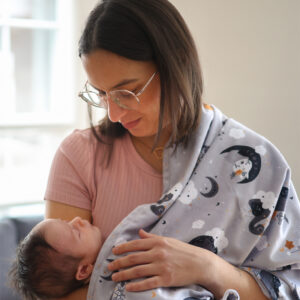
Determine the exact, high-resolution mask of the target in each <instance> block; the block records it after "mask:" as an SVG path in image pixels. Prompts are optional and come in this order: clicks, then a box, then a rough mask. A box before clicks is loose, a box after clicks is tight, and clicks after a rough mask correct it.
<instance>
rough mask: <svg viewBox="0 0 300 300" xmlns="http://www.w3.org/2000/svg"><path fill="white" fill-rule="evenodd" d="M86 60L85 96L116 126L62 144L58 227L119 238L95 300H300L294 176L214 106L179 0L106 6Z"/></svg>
mask: <svg viewBox="0 0 300 300" xmlns="http://www.w3.org/2000/svg"><path fill="white" fill-rule="evenodd" d="M79 55H80V58H81V60H82V63H83V67H84V69H85V71H86V74H87V78H88V80H87V83H86V85H85V87H84V89H83V91H82V92H81V93H80V96H81V97H82V98H83V100H85V101H86V102H88V104H89V105H94V106H98V107H104V108H106V109H107V117H106V118H105V119H104V120H103V121H101V123H100V125H99V126H97V127H95V128H92V130H84V131H75V132H74V133H73V134H71V135H70V136H69V137H68V138H67V139H66V140H65V141H64V142H63V143H62V145H61V147H60V148H59V150H58V152H57V154H56V157H55V160H54V162H53V166H52V170H51V173H50V178H49V183H48V188H47V192H46V196H45V198H46V199H47V200H46V217H47V218H62V219H66V220H70V219H72V218H73V217H75V216H81V217H82V218H85V219H87V220H89V221H90V222H92V223H93V224H95V225H97V226H99V227H100V228H101V229H102V232H103V235H104V238H107V240H106V243H105V244H104V246H103V248H102V251H101V253H100V255H99V258H98V267H97V266H96V267H97V270H98V272H97V273H94V274H93V277H92V280H91V283H90V289H89V294H88V297H89V298H91V299H92V298H93V297H95V298H97V296H98V297H99V295H101V299H111V297H113V298H112V299H117V297H119V298H118V299H148V298H149V295H150V296H151V297H156V299H212V298H213V297H215V298H216V299H221V298H222V297H223V299H229V298H230V297H231V298H230V299H238V297H241V299H270V298H271V299H281V298H283V299H292V298H291V297H296V296H297V297H299V294H298V292H297V291H298V289H299V284H300V283H299V277H300V276H299V267H297V263H298V264H299V262H300V256H299V251H292V250H297V249H298V248H299V249H300V245H298V242H297V241H298V240H299V238H300V237H299V234H297V233H296V232H294V231H293V229H292V226H291V224H292V223H293V226H295V225H296V222H298V221H297V220H299V216H300V209H299V202H298V201H297V196H296V193H295V191H294V189H293V186H292V183H291V181H290V178H289V169H288V166H287V165H286V162H285V161H284V159H283V158H282V156H281V155H280V153H279V152H278V151H277V150H276V149H275V147H274V146H272V145H271V144H270V143H269V142H268V141H266V140H265V139H263V138H262V137H260V136H258V135H257V134H255V133H253V132H252V131H250V130H249V129H247V128H246V127H244V126H242V125H241V124H238V123H237V122H235V121H233V120H229V119H227V118H226V117H225V116H224V115H222V113H221V112H219V111H218V110H217V109H216V108H214V107H212V106H208V105H203V104H202V100H201V95H202V90H203V86H202V77H201V71H200V66H199V63H198V56H197V52H196V47H195V45H194V42H193V39H192V37H191V35H190V33H189V30H188V28H187V27H186V25H185V23H184V21H183V19H182V17H181V16H180V15H179V13H178V12H177V10H176V9H175V8H174V7H173V6H172V5H171V4H170V3H169V2H168V1H166V0H143V1H140V0H106V1H103V2H101V3H100V4H99V5H98V6H97V7H96V8H95V9H94V10H93V11H92V12H91V14H90V16H89V19H88V22H87V24H86V27H85V30H84V32H83V34H82V37H81V39H80V43H79ZM92 131H93V132H92ZM292 199H293V200H292ZM158 200H159V201H158ZM127 215H128V216H127ZM126 216H127V217H126ZM124 218H125V219H124ZM122 220H123V221H122ZM121 221H122V222H121ZM120 222H121V224H120V225H118V224H119V223H120ZM117 225H118V226H117ZM115 226H117V227H116V228H115ZM295 227H296V226H295ZM295 227H294V228H295ZM114 228H115V229H114ZM142 228H143V229H145V230H139V229H142ZM113 229H114V230H113ZM147 231H148V232H150V233H148V232H147ZM131 240H133V241H131ZM297 247H298V248H297ZM119 255H121V258H120V256H119ZM105 262H106V263H105ZM271 271H272V273H271ZM99 278H100V280H99ZM297 278H298V279H297ZM168 287H173V288H172V289H167V288H168ZM174 287H178V288H177V289H176V291H177V292H178V293H177V294H176V295H175V294H174ZM164 288H165V289H164ZM149 290H151V291H149ZM149 293H150V294H149ZM170 293H171V294H170ZM172 293H173V294H172ZM86 295H87V289H82V290H79V291H77V292H76V293H74V294H72V295H70V297H69V298H66V299H83V298H85V297H86ZM112 295H113V296H112ZM230 295H231V296H230ZM238 295H239V296H238ZM114 297H115V298H114ZM180 297H181V298H180ZM201 297H202V298H201ZM205 297H206V298H205ZM280 297H281V298H280Z"/></svg>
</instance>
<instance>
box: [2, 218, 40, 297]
mask: <svg viewBox="0 0 300 300" xmlns="http://www.w3.org/2000/svg"><path fill="white" fill-rule="evenodd" d="M42 219H43V217H42V216H33V217H18V218H17V217H16V218H5V219H0V241H1V242H0V270H1V271H0V300H20V299H21V297H19V296H18V295H16V293H15V292H14V291H13V290H12V289H10V288H9V287H8V272H9V269H10V266H11V263H12V261H13V260H14V257H15V253H16V248H17V245H18V243H19V242H20V241H21V240H22V239H23V238H24V237H25V236H26V235H27V234H28V233H29V231H30V230H31V229H32V227H34V226H35V225H36V224H37V223H38V222H40V221H41V220H42Z"/></svg>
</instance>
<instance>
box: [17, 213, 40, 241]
mask: <svg viewBox="0 0 300 300" xmlns="http://www.w3.org/2000/svg"><path fill="white" fill-rule="evenodd" d="M11 220H12V221H13V222H14V223H15V226H16V228H17V243H19V242H20V241H21V240H23V239H24V237H25V236H26V235H27V234H28V233H29V231H30V230H31V229H32V228H33V227H34V226H35V225H36V224H37V223H39V222H40V221H42V220H43V217H42V216H31V217H18V218H12V219H11Z"/></svg>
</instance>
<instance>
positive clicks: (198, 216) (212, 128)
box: [87, 105, 300, 300]
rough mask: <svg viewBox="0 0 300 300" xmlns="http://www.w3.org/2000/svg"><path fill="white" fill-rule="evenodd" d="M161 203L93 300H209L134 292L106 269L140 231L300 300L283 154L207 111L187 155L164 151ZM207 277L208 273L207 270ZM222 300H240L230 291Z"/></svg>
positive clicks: (97, 273)
mask: <svg viewBox="0 0 300 300" xmlns="http://www.w3.org/2000/svg"><path fill="white" fill-rule="evenodd" d="M163 170H164V173H163V186H164V191H163V195H162V197H161V199H159V200H158V202H156V203H153V204H146V205H141V206H138V207H137V208H136V209H135V210H133V211H132V212H131V213H130V214H129V215H128V216H127V217H126V218H125V219H124V220H123V221H122V222H121V223H120V224H119V225H118V226H117V227H116V228H115V230H114V231H113V232H112V233H111V235H110V236H109V237H108V238H107V240H106V242H105V243H104V245H103V247H102V249H101V251H100V253H99V256H98V258H97V261H96V264H95V268H94V272H93V274H92V277H91V281H90V285H89V291H88V298H87V299H89V300H94V299H101V300H108V299H112V300H114V299H118V300H124V299H127V300H142V299H155V300H162V299H174V300H192V299H201V300H210V299H214V295H213V294H212V293H211V292H209V291H208V290H205V289H204V288H203V287H201V286H197V285H193V286H185V287H181V288H179V287H171V288H157V289H154V290H149V291H144V292H127V291H126V290H125V284H126V283H125V282H121V283H115V282H113V281H112V280H111V275H112V274H111V272H110V271H108V269H107V264H108V263H109V262H111V261H112V260H114V259H116V256H114V255H113V254H112V248H113V247H114V246H115V245H117V244H121V243H124V242H126V241H129V240H133V239H138V238H139V236H138V230H139V229H140V228H143V229H145V230H146V231H148V232H151V233H155V234H158V235H162V236H168V237H173V238H176V239H179V240H181V241H184V242H186V243H190V244H192V245H195V246H198V247H203V248H206V249H208V250H210V251H213V252H214V253H216V254H217V255H219V256H221V257H222V258H224V259H225V260H227V261H228V262H230V263H231V264H233V265H235V266H237V267H238V268H241V269H243V270H245V271H247V272H249V273H251V274H252V276H253V277H254V278H255V279H256V281H257V282H258V284H259V285H260V287H261V289H262V290H263V292H264V293H265V295H266V296H267V297H269V298H271V299H300V205H299V200H298V198H297V195H296V192H295V190H294V187H293V184H292V182H291V179H290V170H289V166H288V164H287V162H286V161H285V160H284V158H283V156H282V155H281V153H280V152H279V151H278V150H277V149H276V148H275V147H274V146H273V145H272V144H271V143H270V142H269V141H267V140H266V139H265V138H263V137H262V136H260V135H258V134H257V133H255V132H253V131H251V130H250V129H248V128H246V127H245V126H243V125H241V124H240V123H238V122H237V121H235V120H232V119H229V118H227V117H226V116H224V115H223V114H222V113H221V112H220V111H219V110H218V109H217V108H215V107H214V106H209V105H204V106H203V108H202V118H201V122H200V125H199V128H198V130H197V131H196V132H195V133H194V135H193V136H192V138H191V141H190V142H189V145H188V147H187V148H184V147H183V146H179V147H177V149H176V150H175V148H174V147H171V148H168V149H165V151H164V161H163ZM203 271H204V272H205V270H203ZM222 299H227V300H234V299H239V295H238V293H237V292H236V291H235V290H228V291H226V293H225V294H224V296H223V298H222Z"/></svg>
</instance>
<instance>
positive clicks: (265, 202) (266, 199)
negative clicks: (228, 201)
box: [252, 191, 276, 210]
mask: <svg viewBox="0 0 300 300" xmlns="http://www.w3.org/2000/svg"><path fill="white" fill-rule="evenodd" d="M252 199H260V200H261V202H262V206H263V208H264V209H270V210H272V208H275V203H276V198H275V194H274V193H273V192H264V191H259V192H257V193H256V194H255V195H254V196H253V197H252Z"/></svg>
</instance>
